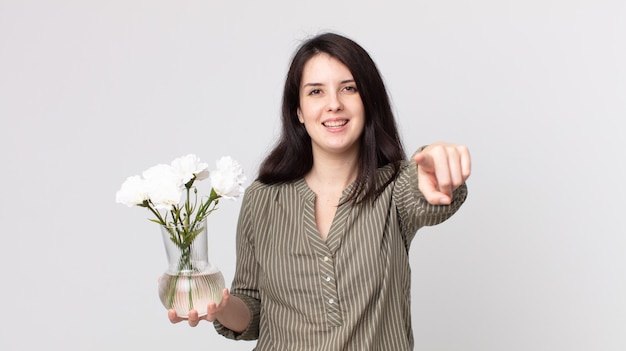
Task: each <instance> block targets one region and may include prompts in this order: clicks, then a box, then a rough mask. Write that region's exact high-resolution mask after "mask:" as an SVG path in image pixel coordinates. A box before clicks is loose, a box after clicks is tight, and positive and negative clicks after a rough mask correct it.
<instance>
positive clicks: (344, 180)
mask: <svg viewBox="0 0 626 351" xmlns="http://www.w3.org/2000/svg"><path fill="white" fill-rule="evenodd" d="M313 160H314V161H313V167H312V168H311V170H310V171H309V173H307V175H306V176H305V177H304V179H305V180H306V181H307V183H308V184H309V186H310V187H311V188H313V189H314V190H315V191H319V190H322V189H327V190H343V189H346V188H347V187H348V185H350V184H351V183H352V182H354V180H355V179H356V177H357V174H358V169H359V165H358V163H357V162H358V158H357V156H348V157H346V156H345V155H344V156H339V155H335V156H332V157H326V156H325V157H317V156H316V155H314V157H313Z"/></svg>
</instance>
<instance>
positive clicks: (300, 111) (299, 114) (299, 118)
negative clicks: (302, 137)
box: [296, 107, 304, 124]
mask: <svg viewBox="0 0 626 351" xmlns="http://www.w3.org/2000/svg"><path fill="white" fill-rule="evenodd" d="M296 113H297V114H298V121H300V123H302V124H304V118H303V117H302V110H301V109H300V107H298V110H297V111H296Z"/></svg>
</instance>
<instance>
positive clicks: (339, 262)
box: [215, 161, 467, 351]
mask: <svg viewBox="0 0 626 351" xmlns="http://www.w3.org/2000/svg"><path fill="white" fill-rule="evenodd" d="M391 175H392V169H391V167H389V166H388V167H383V168H381V169H380V170H379V172H378V178H379V181H380V182H381V183H384V180H385V179H389V177H390V176H391ZM350 190H351V187H348V188H347V189H346V190H345V191H344V193H343V197H345V196H347V195H348V193H349V191H350ZM466 196H467V188H466V186H465V185H463V186H462V187H460V188H458V189H457V190H456V191H455V192H454V199H453V202H452V204H451V205H448V206H443V205H430V204H428V202H426V200H425V199H424V197H423V196H422V195H421V193H420V191H419V190H418V187H417V173H416V166H415V163H413V162H409V161H406V162H404V163H403V165H402V168H401V172H400V174H399V175H398V177H397V178H396V179H395V180H394V181H393V182H392V183H390V184H389V185H388V186H387V187H386V189H385V190H384V192H383V193H382V194H381V195H380V196H379V197H378V198H377V199H376V200H375V201H374V203H373V204H371V203H370V204H364V205H358V206H355V205H353V204H352V203H348V204H344V205H341V206H339V207H338V209H337V212H336V214H335V218H334V219H333V223H332V226H331V228H330V231H329V234H328V238H327V240H326V241H323V240H322V238H321V236H320V235H319V232H318V230H317V226H316V222H315V213H314V200H315V193H313V191H312V190H311V189H310V188H309V187H308V186H307V184H306V182H305V181H304V179H300V180H297V181H295V182H292V183H288V184H281V185H265V184H262V183H260V182H258V181H257V182H254V183H253V184H252V185H250V186H249V187H248V189H247V190H246V193H245V195H244V199H243V202H242V207H241V213H240V217H239V223H238V227H237V269H236V273H235V277H234V279H233V283H232V286H231V293H232V294H233V295H235V296H237V297H239V298H241V299H242V300H243V301H244V302H245V303H246V304H247V305H248V307H249V308H250V311H251V312H252V316H253V317H252V321H251V323H250V324H249V326H248V328H247V329H246V330H245V331H244V332H243V333H240V334H238V333H234V332H232V331H230V330H228V329H226V328H225V327H224V326H222V325H221V324H220V323H219V322H215V327H216V330H217V331H218V333H220V334H222V335H224V336H226V337H228V338H232V339H243V340H252V339H257V338H258V341H257V344H256V348H255V350H257V351H268V350H272V351H301V350H302V351H305V350H315V351H320V350H329V351H334V350H354V351H364V350H381V351H395V350H398V351H403V350H412V349H413V333H412V329H411V315H410V312H411V309H410V296H411V295H410V286H411V282H410V278H411V275H410V267H409V257H408V252H409V245H410V243H411V240H412V239H413V237H414V236H415V234H416V232H417V230H418V229H419V228H420V227H422V226H429V225H435V224H438V223H441V222H443V221H445V220H446V219H448V218H449V217H450V216H452V215H453V214H454V213H455V212H456V211H457V210H458V208H459V207H460V206H461V204H462V203H463V202H464V201H465V197H466Z"/></svg>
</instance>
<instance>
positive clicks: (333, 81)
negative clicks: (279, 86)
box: [298, 53, 365, 155]
mask: <svg viewBox="0 0 626 351" xmlns="http://www.w3.org/2000/svg"><path fill="white" fill-rule="evenodd" d="M298 119H299V120H300V123H303V124H304V126H305V128H306V130H307V133H308V134H309V136H310V137H311V143H312V145H313V155H323V154H333V155H336V154H352V155H356V154H358V151H359V143H358V141H359V139H360V138H361V134H362V132H363V126H364V124H365V111H364V108H363V102H362V101H361V96H360V94H359V91H358V90H357V87H356V83H355V81H354V78H353V77H352V74H351V73H350V70H349V69H348V67H346V66H345V65H344V64H342V63H341V62H339V61H338V60H337V59H335V58H332V57H331V56H329V55H328V54H324V53H322V54H318V55H315V56H313V57H312V58H311V59H310V60H309V61H308V62H307V63H306V64H305V66H304V71H303V73H302V83H301V84H300V107H299V108H298Z"/></svg>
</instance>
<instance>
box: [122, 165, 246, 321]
mask: <svg viewBox="0 0 626 351" xmlns="http://www.w3.org/2000/svg"><path fill="white" fill-rule="evenodd" d="M216 166H217V168H216V169H215V170H214V171H211V172H209V170H208V165H207V164H206V163H204V162H201V161H200V159H199V158H198V157H197V156H196V155H194V154H189V155H187V156H183V157H179V158H177V159H175V160H174V161H172V163H171V164H169V165H167V164H158V165H156V166H153V167H151V168H149V169H147V170H145V171H144V172H143V173H142V175H141V176H138V175H135V176H131V177H128V178H127V179H126V181H124V182H123V183H122V186H121V188H120V189H119V190H118V191H117V193H116V196H115V199H116V202H117V203H121V204H124V205H127V206H129V207H133V206H139V207H145V208H147V209H148V210H149V212H150V213H152V214H153V215H154V218H152V219H150V221H152V222H155V223H157V224H159V225H160V228H161V233H162V235H163V243H164V245H165V251H166V254H167V259H168V269H167V271H166V272H165V273H164V274H163V275H162V276H161V278H160V279H159V298H160V299H161V302H162V303H163V305H164V306H165V307H166V308H167V309H174V310H175V311H176V313H177V314H178V315H179V316H181V317H186V316H187V315H188V312H189V311H190V310H192V309H195V310H197V311H198V315H200V316H201V315H204V314H206V308H207V305H208V303H209V302H211V301H213V302H215V303H217V304H219V302H220V301H221V297H222V290H223V289H224V278H223V276H222V273H221V272H220V271H219V269H217V267H215V266H213V265H212V264H211V263H210V262H209V259H208V246H207V225H206V219H207V217H208V216H209V215H210V214H211V213H212V212H213V211H215V210H217V205H218V203H219V200H220V199H221V198H225V199H236V198H238V197H239V196H241V195H242V194H243V191H244V186H243V183H244V181H245V180H246V177H245V175H244V173H243V170H242V168H241V166H240V165H239V163H238V162H237V161H235V160H233V159H232V158H230V157H229V156H225V157H222V158H220V159H219V160H218V161H217V163H216ZM207 178H210V180H211V185H212V187H211V191H210V193H209V195H208V196H200V195H198V190H197V188H196V186H194V184H195V182H196V181H201V180H204V179H207Z"/></svg>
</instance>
